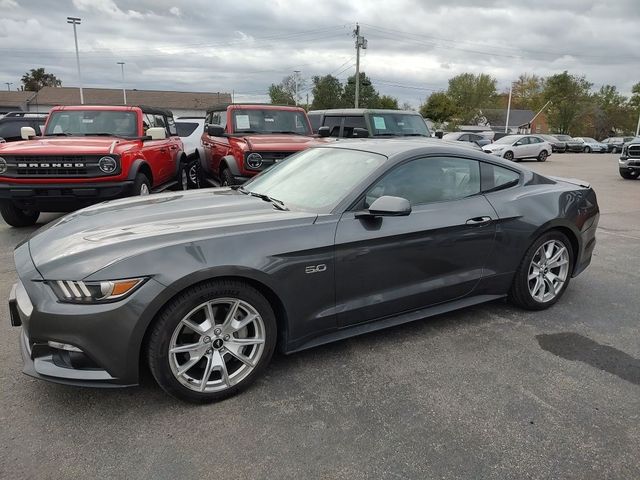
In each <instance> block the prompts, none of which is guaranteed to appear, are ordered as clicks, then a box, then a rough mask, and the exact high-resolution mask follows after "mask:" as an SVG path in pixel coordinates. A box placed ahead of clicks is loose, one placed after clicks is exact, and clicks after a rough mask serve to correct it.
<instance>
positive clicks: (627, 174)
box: [2, 169, 640, 216]
mask: <svg viewBox="0 0 640 480" xmlns="http://www.w3.org/2000/svg"><path fill="white" fill-rule="evenodd" d="M620 176H621V177H622V178H624V179H626V180H635V179H636V178H638V176H640V172H638V171H637V170H635V171H631V172H630V171H629V170H623V169H620ZM2 216H4V213H3V214H2Z"/></svg>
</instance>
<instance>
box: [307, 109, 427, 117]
mask: <svg viewBox="0 0 640 480" xmlns="http://www.w3.org/2000/svg"><path fill="white" fill-rule="evenodd" d="M365 113H393V114H399V113H400V114H406V115H420V114H419V113H418V112H416V111H414V110H393V109H385V108H331V109H328V110H311V111H309V112H308V115H329V116H331V115H336V116H338V115H364V114H365Z"/></svg>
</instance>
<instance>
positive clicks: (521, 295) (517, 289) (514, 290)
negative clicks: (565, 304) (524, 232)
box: [508, 230, 575, 310]
mask: <svg viewBox="0 0 640 480" xmlns="http://www.w3.org/2000/svg"><path fill="white" fill-rule="evenodd" d="M549 240H556V241H558V242H561V243H562V244H563V245H564V247H565V248H566V249H567V252H568V253H569V266H568V269H569V270H568V274H567V278H566V280H565V282H564V284H563V285H562V287H561V289H560V291H559V292H558V293H557V294H556V296H555V297H554V298H553V299H552V300H549V301H547V302H540V301H538V300H536V299H535V298H533V296H532V295H531V293H530V291H529V280H528V275H529V266H530V265H531V262H532V260H533V258H534V255H535V253H536V252H537V250H538V248H540V246H541V245H543V244H545V243H546V242H548V241H549ZM574 262H575V259H574V253H573V248H572V246H571V242H570V241H569V239H568V238H567V236H566V235H565V234H564V233H562V232H559V231H557V230H551V231H549V232H547V233H544V234H542V235H541V236H540V237H539V238H538V239H537V240H536V241H535V242H533V244H532V245H531V246H530V247H529V249H528V250H527V252H526V253H525V254H524V257H523V258H522V261H521V262H520V265H519V267H518V269H517V270H516V273H515V276H514V277H513V283H512V284H511V289H510V291H509V295H508V299H509V301H510V302H511V303H513V304H515V305H517V306H518V307H520V308H524V309H525V310H544V309H546V308H549V307H550V306H551V305H553V304H554V303H556V302H557V301H558V300H560V298H561V297H562V295H563V294H564V292H565V291H566V289H567V287H568V286H569V281H570V280H571V272H572V271H573V265H574Z"/></svg>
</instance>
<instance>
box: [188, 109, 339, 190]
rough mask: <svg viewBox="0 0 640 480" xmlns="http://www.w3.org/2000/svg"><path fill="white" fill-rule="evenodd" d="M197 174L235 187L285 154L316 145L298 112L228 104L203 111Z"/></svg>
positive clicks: (320, 141)
mask: <svg viewBox="0 0 640 480" xmlns="http://www.w3.org/2000/svg"><path fill="white" fill-rule="evenodd" d="M201 140H202V146H201V148H200V149H198V156H199V158H200V166H201V169H202V173H203V174H204V176H205V177H207V178H214V179H216V180H218V181H219V182H220V184H221V185H223V186H227V185H236V184H240V183H243V182H245V181H247V180H248V179H249V178H251V177H252V176H254V175H256V174H258V173H260V172H261V171H262V170H264V169H266V168H268V167H270V166H271V165H273V164H274V163H276V162H278V161H280V160H282V159H284V158H286V157H288V156H289V155H291V154H293V153H295V152H299V151H300V150H304V149H305V148H308V147H310V146H311V145H314V144H316V143H325V142H326V140H320V139H318V138H316V137H313V135H312V132H311V124H310V123H309V119H308V118H307V114H306V113H305V111H304V110H303V109H302V108H299V107H282V106H278V105H259V104H232V105H223V106H220V107H216V108H213V109H211V110H210V111H208V112H207V118H206V120H205V125H204V132H203V133H202V139H201Z"/></svg>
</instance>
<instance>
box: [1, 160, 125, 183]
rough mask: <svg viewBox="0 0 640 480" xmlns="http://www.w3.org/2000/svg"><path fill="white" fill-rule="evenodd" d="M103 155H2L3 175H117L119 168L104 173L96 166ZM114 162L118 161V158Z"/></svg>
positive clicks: (58, 176) (72, 176)
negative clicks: (5, 167) (5, 168)
mask: <svg viewBox="0 0 640 480" xmlns="http://www.w3.org/2000/svg"><path fill="white" fill-rule="evenodd" d="M102 156H103V155H95V156H90V155H50V156H49V155H37V156H36V155H29V156H27V155H16V156H15V157H13V156H4V159H5V161H6V162H7V171H6V172H5V173H4V174H3V175H2V176H3V177H13V178H90V177H105V176H111V175H117V174H119V173H120V168H119V166H118V168H117V169H116V171H114V172H111V173H108V174H106V173H104V172H103V171H102V170H100V168H99V167H98V161H99V160H100V158H102ZM109 156H110V157H113V158H116V162H117V163H119V161H118V158H117V157H115V156H113V155H109Z"/></svg>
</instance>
